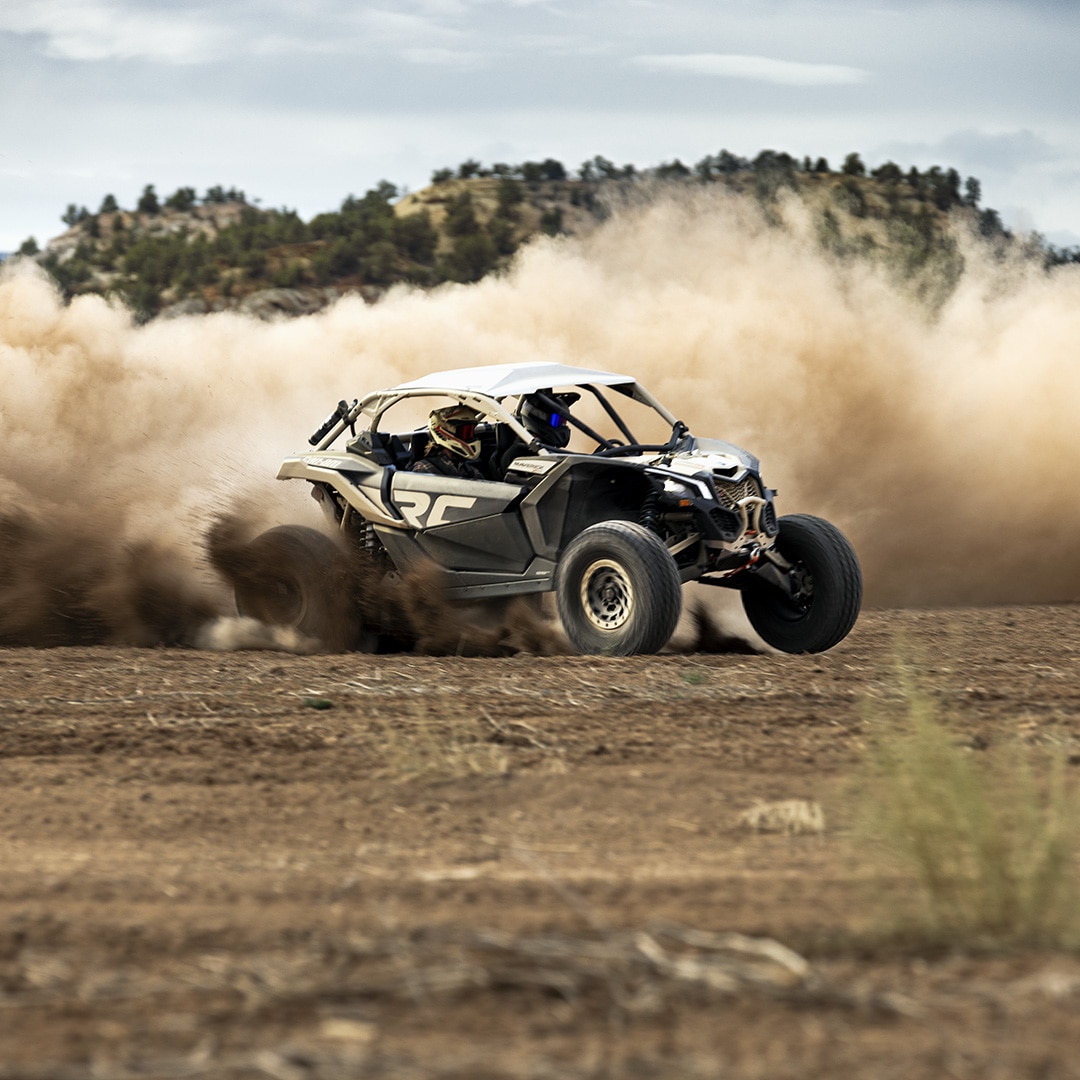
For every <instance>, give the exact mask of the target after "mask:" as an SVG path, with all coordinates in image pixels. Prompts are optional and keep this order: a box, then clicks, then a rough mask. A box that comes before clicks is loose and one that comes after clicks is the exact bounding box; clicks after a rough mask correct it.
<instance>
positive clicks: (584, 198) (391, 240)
mask: <svg viewBox="0 0 1080 1080" xmlns="http://www.w3.org/2000/svg"><path fill="white" fill-rule="evenodd" d="M701 184H706V185H712V184H719V185H723V186H724V187H726V188H727V189H730V190H732V191H734V192H738V193H740V194H743V195H745V196H746V197H748V198H751V199H753V200H755V201H756V202H757V203H759V204H760V205H761V207H762V208H763V210H764V212H765V213H766V215H767V216H769V215H773V216H774V217H775V215H776V207H777V206H778V203H779V200H780V199H781V198H782V197H783V196H784V194H785V193H790V194H793V195H795V196H797V197H798V198H800V199H802V200H803V202H804V203H805V204H806V205H807V207H808V209H809V211H810V213H811V215H812V219H813V222H814V227H815V229H816V232H817V236H818V240H819V242H820V243H821V245H822V246H823V247H824V248H826V249H828V250H830V251H832V252H833V253H834V254H836V255H837V256H839V257H843V258H847V257H859V258H870V259H878V260H881V261H883V262H884V263H886V264H887V265H888V266H889V267H890V268H891V269H892V270H893V272H894V273H895V274H896V275H897V277H898V278H899V279H901V280H903V281H906V282H908V283H910V284H911V286H912V287H913V288H914V289H915V291H916V292H917V293H919V294H920V295H922V296H924V297H925V298H926V299H928V300H930V301H936V300H940V298H941V297H942V296H943V295H945V294H947V292H948V290H949V289H950V288H951V284H952V282H954V281H955V280H956V277H957V276H958V274H959V272H960V269H961V266H962V258H961V255H960V253H959V250H958V245H957V243H956V239H955V236H956V227H957V226H960V227H961V228H965V229H967V230H969V231H971V232H972V233H974V234H976V235H978V236H980V237H981V238H982V239H983V240H984V241H986V242H987V243H990V244H995V245H998V246H1007V245H1012V244H1014V243H1016V242H1017V241H1015V239H1014V238H1013V237H1012V236H1011V235H1010V234H1009V233H1008V231H1007V230H1005V229H1004V228H1003V226H1002V224H1001V220H1000V218H999V217H998V215H997V213H996V212H995V211H993V210H991V209H988V208H982V207H980V205H979V199H980V189H979V183H978V181H977V180H976V179H974V178H973V177H969V178H968V179H967V180H966V181H965V182H964V183H963V184H962V183H961V179H960V176H959V174H958V173H957V172H956V171H955V170H954V169H948V170H945V169H941V168H939V167H934V168H932V169H929V170H925V171H923V172H919V170H917V169H915V168H911V169H909V170H907V171H904V170H902V169H901V168H900V167H899V166H897V165H895V164H893V163H892V162H887V163H885V164H884V165H881V166H879V167H878V168H875V169H873V170H871V171H867V169H866V168H865V166H864V165H863V163H862V161H861V160H860V159H859V157H858V155H857V154H850V155H848V158H847V159H846V160H845V162H844V164H843V166H842V168H841V169H839V170H836V171H834V170H832V169H831V168H830V167H829V165H828V163H827V162H826V161H825V160H824V159H818V160H817V162H811V160H810V159H809V158H806V159H803V160H802V161H801V162H800V161H797V160H795V159H794V158H792V157H790V156H789V155H787V154H782V153H775V152H773V151H762V153H761V154H759V155H758V156H757V157H756V158H754V159H753V160H748V159H745V158H739V157H736V156H735V155H733V154H730V153H728V152H727V151H721V152H720V153H719V154H717V155H710V156H707V157H706V158H704V159H702V160H701V161H699V162H698V163H697V164H696V165H695V166H694V167H693V168H692V169H691V168H688V167H687V166H685V165H683V164H682V163H681V162H679V161H678V160H676V161H674V162H670V163H667V164H664V165H660V166H657V167H655V168H652V169H648V170H644V171H642V172H638V171H637V170H635V169H634V168H633V167H632V166H624V167H622V168H618V167H616V166H614V165H613V164H612V163H611V162H610V161H607V160H606V159H604V158H602V157H597V158H594V159H593V160H592V161H589V162H586V163H585V164H584V165H582V166H581V168H580V169H579V170H578V173H577V175H576V176H575V177H573V178H571V177H570V176H568V175H567V173H566V170H565V169H564V168H563V166H562V165H561V164H560V163H559V162H557V161H554V160H551V159H549V160H547V161H545V162H541V163H536V162H526V163H525V164H523V165H520V166H507V165H495V166H492V167H491V168H484V167H483V166H481V165H480V164H479V163H477V162H473V161H469V162H465V163H463V164H462V165H461V166H460V167H459V168H458V169H457V170H456V171H454V170H450V169H443V170H439V171H438V172H436V173H435V174H434V176H433V182H432V184H431V185H430V186H429V187H426V188H424V189H423V190H422V191H418V192H415V193H410V194H405V195H403V196H400V197H399V193H398V191H397V189H396V188H395V187H394V186H393V185H392V184H389V183H387V182H385V181H384V182H382V183H380V184H379V185H378V186H377V187H376V188H374V189H372V190H371V191H368V192H367V193H366V194H364V195H363V196H361V197H356V196H353V195H350V196H348V197H347V198H346V199H345V200H344V201H343V202H342V204H341V206H340V207H339V209H337V210H335V211H329V212H325V213H321V214H317V215H316V216H315V217H313V218H312V219H311V220H310V221H308V222H304V221H302V220H301V219H300V217H299V216H298V215H297V214H296V212H295V211H292V210H288V209H263V208H260V207H259V206H257V205H254V204H253V203H251V202H249V201H248V200H247V199H246V198H245V197H244V195H243V193H242V192H238V191H236V190H235V189H230V190H228V191H226V190H224V189H223V188H221V187H216V188H212V189H210V190H209V191H208V192H207V193H206V195H205V196H203V197H202V198H201V199H199V198H197V197H196V196H195V192H194V190H193V189H191V188H181V189H180V190H179V191H177V192H176V193H174V194H173V195H172V196H170V197H169V198H168V199H166V200H164V203H163V204H162V203H159V202H158V200H157V197H156V195H155V193H154V189H153V187H152V185H148V186H147V188H146V189H145V190H144V193H143V197H142V198H141V199H140V200H139V205H138V206H137V207H136V209H134V210H125V209H122V208H120V207H119V206H118V205H117V204H116V200H115V199H114V198H113V197H112V196H111V195H109V196H106V197H105V199H104V200H103V202H102V206H101V208H100V209H99V211H98V212H97V213H93V214H92V213H90V212H89V211H87V210H86V209H85V208H83V209H82V210H78V209H77V208H76V207H75V206H69V207H68V212H67V213H66V214H65V215H64V221H65V223H67V224H68V225H69V228H68V229H67V231H66V232H64V233H62V234H61V235H59V236H57V237H56V238H54V239H52V240H50V241H49V242H48V243H47V244H46V246H45V249H44V250H43V251H41V250H39V249H38V247H37V244H36V243H35V241H34V240H33V239H31V240H28V241H27V242H26V243H25V244H24V245H23V247H22V249H21V250H20V253H19V254H21V255H24V256H27V257H32V258H35V259H37V260H38V261H39V262H40V263H41V265H42V266H44V267H45V269H47V270H48V271H49V272H50V273H51V274H52V275H53V276H54V277H55V278H56V280H57V282H58V283H59V285H60V287H61V288H62V289H63V290H64V292H65V293H66V294H67V295H68V296H74V295H78V294H80V293H86V292H94V293H103V294H114V295H117V296H119V297H121V298H122V299H123V300H124V301H125V302H126V303H128V304H129V305H130V306H131V307H132V308H133V309H134V310H135V311H136V312H137V313H138V314H139V315H140V317H142V318H151V317H154V316H164V317H168V316H172V315H177V314H188V313H197V312H207V311H220V310H225V309H227V308H232V309H239V310H242V311H247V312H250V313H252V314H256V315H259V316H261V317H273V316H275V315H280V314H306V313H309V312H312V311H316V310H318V309H319V308H321V307H323V306H325V305H326V304H328V303H330V302H332V301H333V300H334V299H335V298H337V297H339V296H341V295H343V294H344V293H347V292H353V293H359V294H360V295H362V296H363V297H364V298H365V299H366V300H369V301H374V300H376V299H377V298H378V297H379V296H380V295H382V293H383V292H384V291H385V290H386V289H387V288H389V287H390V286H392V285H394V284H396V283H399V282H407V283H411V284H414V285H418V286H433V285H437V284H440V283H442V282H445V281H458V282H471V281H477V280H479V279H480V278H482V277H483V276H484V275H485V274H487V273H490V272H491V271H492V270H496V269H499V268H500V267H502V266H505V265H506V264H507V262H508V261H509V260H510V258H511V257H512V256H513V254H514V252H515V251H517V249H518V248H519V247H520V246H521V245H522V244H523V243H525V242H527V241H528V240H529V239H530V238H532V237H534V236H537V235H540V234H549V235H556V234H566V235H576V236H581V235H584V234H586V233H587V232H589V231H590V230H591V229H594V228H595V227H596V226H597V224H598V223H599V222H600V221H602V220H603V219H604V218H605V217H606V216H607V215H608V213H609V212H610V206H611V205H612V204H613V203H615V202H617V201H618V200H619V199H622V198H626V197H635V198H640V197H642V196H644V197H648V196H649V194H650V193H651V192H653V191H654V190H656V189H658V188H662V187H669V186H671V185H684V186H691V185H701ZM1024 243H1025V244H1027V245H1028V246H1029V247H1032V245H1034V247H1033V253H1034V254H1035V255H1036V256H1037V257H1040V258H1043V259H1044V261H1046V262H1047V263H1053V262H1060V261H1076V259H1077V258H1078V257H1080V256H1078V255H1077V253H1075V252H1058V251H1055V250H1054V249H1052V248H1049V247H1047V246H1046V245H1042V244H1040V243H1039V242H1038V240H1037V239H1036V240H1034V241H1033V240H1032V239H1031V238H1025V240H1024Z"/></svg>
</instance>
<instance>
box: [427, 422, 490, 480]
mask: <svg viewBox="0 0 1080 1080" xmlns="http://www.w3.org/2000/svg"><path fill="white" fill-rule="evenodd" d="M481 419H483V417H482V415H481V414H480V413H478V412H477V411H476V410H475V409H470V408H469V407H468V406H467V405H449V406H447V407H446V408H444V409H435V410H434V411H433V412H432V414H431V416H430V417H429V418H428V431H429V432H430V433H431V439H430V441H429V442H428V446H427V452H426V453H425V454H424V456H423V457H422V458H421V459H420V460H419V461H418V462H416V464H415V465H413V466H412V471H413V472H424V473H435V474H437V475H439V476H457V477H460V478H461V479H462V480H486V479H487V477H485V476H484V473H483V471H482V470H481V469H480V467H479V466H478V465H477V464H476V462H477V459H478V458H479V457H480V440H479V439H478V438H477V437H476V425H477V424H478V423H479V422H480V421H481Z"/></svg>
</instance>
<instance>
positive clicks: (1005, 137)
mask: <svg viewBox="0 0 1080 1080" xmlns="http://www.w3.org/2000/svg"><path fill="white" fill-rule="evenodd" d="M882 149H883V150H884V151H885V152H886V153H889V154H891V155H893V156H894V157H897V158H904V159H907V160H913V159H914V160H923V161H925V160H929V159H931V158H933V159H934V160H938V161H956V162H958V163H959V164H961V165H963V167H964V168H968V169H990V170H994V171H996V172H1000V173H1006V174H1011V173H1017V172H1020V171H1021V170H1024V169H1028V168H1030V167H1031V166H1036V165H1045V164H1048V163H1050V162H1055V161H1061V160H1062V158H1063V153H1062V151H1061V150H1060V149H1059V148H1058V147H1056V146H1054V145H1053V144H1052V143H1050V142H1047V140H1046V139H1044V138H1043V137H1042V136H1041V135H1036V134H1035V132H1033V131H1030V130H1028V129H1026V128H1024V129H1022V130H1019V131H1002V132H996V133H992V132H986V131H978V130H975V129H972V128H968V129H965V130H963V131H955V132H953V133H952V134H950V135H946V136H945V137H944V138H942V139H940V140H938V141H937V142H934V143H919V142H891V143H887V144H885V146H884V147H883V148H882Z"/></svg>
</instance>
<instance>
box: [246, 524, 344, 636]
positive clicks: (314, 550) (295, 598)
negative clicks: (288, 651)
mask: <svg viewBox="0 0 1080 1080" xmlns="http://www.w3.org/2000/svg"><path fill="white" fill-rule="evenodd" d="M243 564H244V565H243V569H242V571H241V572H239V573H237V574H235V575H234V576H233V590H234V593H235V596H236V608H237V611H239V612H240V614H241V615H250V616H251V617H253V618H256V619H259V620H261V621H262V622H265V623H269V624H271V625H272V626H289V627H292V628H294V629H296V630H298V631H299V632H300V633H301V634H304V635H306V636H307V637H313V638H317V639H318V640H319V641H320V642H321V643H322V646H323V648H325V649H326V650H327V651H328V652H347V651H349V650H350V649H355V648H356V647H357V645H358V644H359V642H360V617H359V614H358V612H357V609H356V603H355V598H354V595H353V575H352V573H351V571H350V567H349V560H348V557H347V556H346V554H345V552H344V551H342V550H341V548H339V547H338V545H337V544H335V543H334V541H333V540H331V539H330V537H329V536H326V535H325V534H324V533H321V532H319V531H318V530H316V529H309V528H307V527H306V526H303V525H281V526H279V527H278V528H276V529H270V530H268V531H267V532H264V533H261V534H260V535H259V536H257V537H255V539H254V540H252V541H251V543H250V544H248V545H247V547H246V549H245V551H244V559H243Z"/></svg>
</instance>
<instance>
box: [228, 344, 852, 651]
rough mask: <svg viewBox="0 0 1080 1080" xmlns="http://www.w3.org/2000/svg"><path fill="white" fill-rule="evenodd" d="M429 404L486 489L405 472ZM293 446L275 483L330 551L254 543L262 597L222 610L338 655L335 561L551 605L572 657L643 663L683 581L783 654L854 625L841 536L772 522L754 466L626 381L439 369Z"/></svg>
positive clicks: (677, 603)
mask: <svg viewBox="0 0 1080 1080" xmlns="http://www.w3.org/2000/svg"><path fill="white" fill-rule="evenodd" d="M569 391H572V393H570V392H569ZM526 399H528V400H529V401H532V402H536V401H539V402H541V404H542V405H544V406H545V407H550V408H552V409H553V410H557V411H558V412H559V413H561V414H562V416H563V417H564V418H565V420H564V421H563V422H564V423H566V424H568V425H569V427H570V429H571V431H572V433H573V439H572V440H571V442H570V444H569V445H567V446H566V447H565V448H562V449H559V448H554V447H551V446H549V445H547V444H546V443H545V442H544V441H543V440H541V439H539V438H538V437H537V436H536V434H534V432H533V431H531V430H529V429H528V428H527V427H526V426H525V423H524V422H523V416H522V409H523V405H524V403H525V402H526ZM446 404H462V405H466V406H469V407H471V408H473V409H475V410H477V412H478V413H480V414H481V415H482V421H481V423H480V424H479V425H478V427H477V429H476V438H477V439H479V441H480V444H481V453H480V457H479V461H480V462H481V463H482V467H483V470H484V476H485V479H482V480H476V479H461V478H458V477H456V476H449V475H442V474H439V473H430V472H414V471H412V466H414V465H415V464H416V463H417V462H418V461H419V460H420V458H422V457H423V455H424V453H425V450H426V449H427V444H428V439H429V433H428V428H427V427H426V426H424V425H423V419H424V418H426V416H427V413H428V411H429V410H430V409H434V408H436V407H439V406H445V405H446ZM617 405H618V407H616V406H617ZM401 406H408V408H406V409H405V410H404V411H405V412H408V413H409V414H410V416H411V421H412V423H413V426H412V427H411V428H409V429H408V430H402V431H398V432H396V433H395V432H393V431H392V430H390V428H389V425H388V422H387V420H386V414H387V413H388V412H389V411H390V410H391V409H395V411H398V408H399V407H401ZM632 425H633V426H632ZM636 431H637V432H640V437H639V434H637V433H635V432H636ZM346 432H348V433H349V434H348V438H347V439H346V440H345V442H344V445H343V446H342V447H341V448H340V449H333V448H332V447H333V446H334V444H335V443H336V442H337V441H338V440H339V439H341V438H342V437H343V436H344V435H345V434H346ZM309 441H310V443H311V445H312V446H313V447H314V450H313V451H311V452H307V453H300V454H297V455H296V456H293V457H288V458H286V459H285V461H284V463H283V464H282V466H281V468H280V470H279V472H278V478H279V479H300V480H306V481H308V482H309V483H310V484H311V485H312V495H313V496H314V497H315V498H316V499H317V500H318V502H319V503H320V505H321V507H322V509H323V510H324V512H325V513H326V516H327V518H328V520H329V523H330V525H331V527H332V528H333V530H334V531H335V532H336V533H337V534H339V540H340V541H341V546H339V545H338V544H336V543H335V542H334V541H333V540H331V539H330V537H329V536H327V535H325V534H323V533H320V532H318V531H317V530H314V529H310V528H306V527H303V526H282V527H279V528H277V529H272V530H270V531H269V532H267V533H263V534H262V535H261V536H259V537H257V538H256V539H255V540H254V541H253V546H255V547H257V548H258V549H259V553H260V555H261V556H262V557H263V559H264V561H266V562H269V563H270V564H271V565H272V566H273V567H275V570H274V578H275V580H274V588H273V589H272V590H270V594H269V595H268V594H267V590H266V589H265V588H263V589H262V590H260V591H258V592H255V591H253V590H248V589H245V588H244V587H242V586H238V587H237V589H236V592H237V604H238V607H239V608H240V610H241V612H245V613H249V614H255V615H259V616H260V617H263V618H264V619H267V620H268V621H271V622H279V623H285V624H290V625H293V626H296V627H297V628H299V629H300V630H301V631H303V632H305V633H308V634H311V635H313V636H316V637H320V638H322V639H323V640H324V641H328V642H330V643H332V644H333V645H334V646H336V647H350V645H352V646H353V647H355V643H354V642H351V641H350V640H348V639H349V638H350V637H353V636H355V633H356V632H357V625H356V622H355V620H353V621H352V622H350V621H349V620H348V619H345V620H344V623H343V621H342V604H347V603H349V600H348V598H347V597H344V596H342V595H340V586H339V585H336V584H335V579H334V575H333V574H332V573H331V572H330V571H331V569H332V568H333V567H334V566H335V565H336V561H337V560H339V559H340V558H342V551H343V550H351V551H353V552H362V553H365V554H366V557H367V558H368V559H369V560H370V565H371V566H373V567H375V568H377V569H378V572H380V573H385V574H388V575H392V574H397V575H405V574H407V573H408V572H410V571H411V570H413V569H414V568H415V567H417V565H418V564H421V563H431V564H434V565H435V566H437V567H439V568H441V571H442V581H443V583H444V585H445V592H446V596H447V598H448V599H449V600H451V601H463V602H470V603H471V602H475V601H477V600H482V599H493V598H506V597H512V596H518V595H528V594H539V593H544V592H551V591H554V593H555V595H556V599H557V606H558V612H559V617H560V618H561V620H562V624H563V627H564V629H565V631H566V634H567V636H568V637H569V640H570V642H571V644H572V645H573V646H574V648H576V649H578V650H579V651H581V652H584V653H606V654H609V655H618V656H625V655H631V654H635V653H653V652H656V651H657V650H659V649H661V648H662V647H663V646H664V645H665V644H666V643H667V641H668V639H669V638H670V637H671V635H672V633H673V631H674V629H675V625H676V623H677V621H678V619H679V614H680V611H681V607H682V595H681V594H682V585H683V584H684V583H685V582H699V583H701V584H703V585H718V586H722V587H724V588H728V589H737V590H738V591H739V592H740V594H741V596H742V603H743V607H744V608H745V610H746V614H747V616H748V617H749V620H750V622H751V624H752V625H753V627H754V629H755V630H756V631H757V632H758V633H759V634H760V635H761V637H762V638H763V639H764V640H765V641H766V642H767V643H768V644H769V645H772V646H773V647H775V648H777V649H780V650H782V651H784V652H792V653H798V652H820V651H822V650H825V649H829V648H831V647H832V646H834V645H835V644H837V642H839V641H841V640H842V639H843V638H844V637H845V636H846V635H847V633H848V632H849V631H850V630H851V628H852V626H853V625H854V623H855V620H856V618H857V616H858V613H859V605H860V601H861V595H862V580H861V575H860V570H859V564H858V561H857V559H856V557H855V554H854V552H853V550H852V548H851V546H850V544H849V543H848V542H847V540H846V539H845V538H844V536H843V535H842V534H841V533H840V532H839V531H838V530H837V529H836V528H835V527H834V526H832V525H830V524H829V523H828V522H826V521H823V520H821V519H820V518H816V517H811V516H808V515H804V514H795V515H791V516H788V517H777V514H776V510H775V508H774V505H773V496H774V494H775V493H774V492H773V491H771V490H770V489H769V488H768V487H766V486H765V484H764V483H763V482H762V479H761V474H760V469H759V463H758V460H757V458H755V457H754V456H753V455H752V454H749V453H747V452H746V451H745V450H742V449H740V448H739V447H737V446H734V445H732V444H731V443H728V442H724V441H722V440H719V439H704V438H698V437H697V436H694V435H692V434H691V433H690V431H689V430H688V429H687V426H686V425H685V424H684V423H682V422H681V421H680V420H678V419H676V418H675V416H674V415H672V414H671V413H670V412H669V411H668V410H667V409H666V408H664V406H663V405H661V404H660V403H659V402H658V401H657V400H656V399H655V398H654V397H653V396H652V395H651V394H650V393H649V392H648V391H647V390H645V388H644V387H642V386H640V385H639V384H638V383H637V382H636V380H634V379H633V378H631V377H630V376H627V375H616V374H611V373H609V372H602V371H589V370H585V369H581V368H574V367H567V366H564V365H561V364H553V363H537V364H507V365H497V366H491V367H477V368H469V369H464V370H459V371H446V372H441V373H438V374H434V375H429V376H427V377H425V378H422V379H416V380H414V381H411V382H406V383H402V384H401V385H400V386H395V387H392V388H391V389H388V390H378V391H376V392H374V393H371V394H368V395H367V396H366V397H364V398H362V399H361V400H358V401H353V402H352V403H348V402H344V401H342V402H340V403H339V405H338V407H337V408H336V409H335V410H334V411H333V412H332V413H331V415H330V416H329V417H328V418H327V419H326V421H325V422H324V423H323V425H322V426H321V427H320V428H319V429H318V431H316V432H315V434H314V435H312V436H311V438H310V440H309ZM343 625H345V626H347V627H350V628H349V629H347V630H345V631H344V636H343V630H342V626H343ZM369 629H370V628H369Z"/></svg>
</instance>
